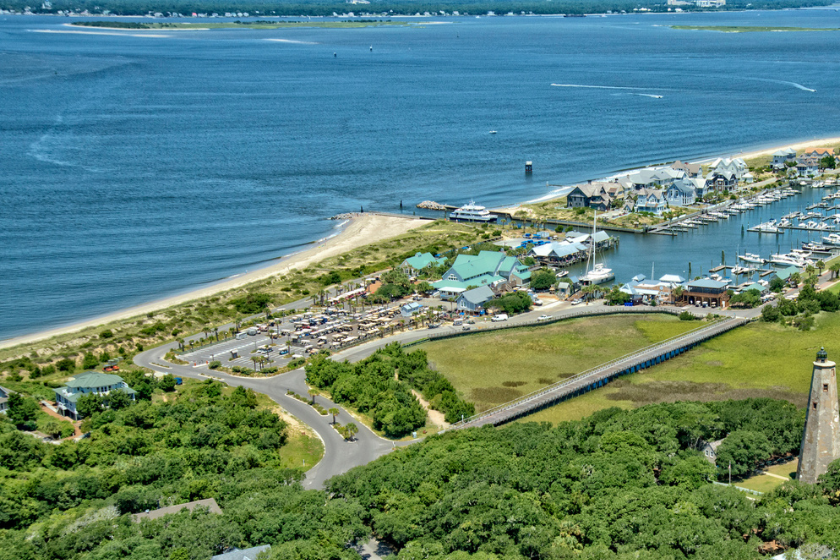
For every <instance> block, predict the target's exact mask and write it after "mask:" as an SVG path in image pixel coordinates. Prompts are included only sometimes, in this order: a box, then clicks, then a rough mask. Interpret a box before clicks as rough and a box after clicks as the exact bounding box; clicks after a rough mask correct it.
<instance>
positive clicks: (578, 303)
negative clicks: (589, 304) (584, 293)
mask: <svg viewBox="0 0 840 560" xmlns="http://www.w3.org/2000/svg"><path fill="white" fill-rule="evenodd" d="M581 303H583V300H582V299H576V300H573V301H572V305H580V304H581Z"/></svg>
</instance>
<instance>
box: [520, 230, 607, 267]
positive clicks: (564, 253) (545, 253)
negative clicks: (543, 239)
mask: <svg viewBox="0 0 840 560" xmlns="http://www.w3.org/2000/svg"><path fill="white" fill-rule="evenodd" d="M598 233H601V232H598ZM588 250H589V249H588V248H587V247H586V246H585V245H583V244H581V243H577V242H574V241H552V242H551V243H546V244H545V245H537V246H536V247H533V248H531V250H530V251H528V256H529V257H533V258H534V259H536V260H538V261H539V262H541V263H543V264H553V265H561V266H563V265H569V264H572V263H575V262H577V261H579V260H581V259H582V258H583V256H584V255H585V254H586V252H587V251H588Z"/></svg>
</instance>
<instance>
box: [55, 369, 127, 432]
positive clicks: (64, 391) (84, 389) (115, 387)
mask: <svg viewBox="0 0 840 560" xmlns="http://www.w3.org/2000/svg"><path fill="white" fill-rule="evenodd" d="M53 391H54V392H55V404H56V405H57V407H58V410H59V412H61V414H63V415H64V416H71V417H72V418H73V419H74V420H78V419H79V413H78V412H77V411H76V402H77V401H78V400H79V398H80V397H81V396H82V395H87V394H90V393H93V394H95V395H99V396H105V395H107V394H108V393H110V392H111V391H124V392H126V393H128V396H129V397H131V399H132V400H134V389H132V388H131V387H129V386H128V385H127V384H126V382H125V381H123V379H122V377H120V376H119V375H112V374H109V373H100V372H98V371H86V372H84V373H80V374H79V375H77V376H75V377H73V378H72V379H70V381H68V382H67V383H65V384H64V385H63V386H62V387H59V388H58V389H53Z"/></svg>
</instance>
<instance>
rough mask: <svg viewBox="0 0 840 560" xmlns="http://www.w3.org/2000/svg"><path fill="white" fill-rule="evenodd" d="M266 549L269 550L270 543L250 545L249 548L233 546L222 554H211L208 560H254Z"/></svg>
mask: <svg viewBox="0 0 840 560" xmlns="http://www.w3.org/2000/svg"><path fill="white" fill-rule="evenodd" d="M267 550H271V545H270V544H264V545H262V546H252V547H251V548H246V549H244V550H239V549H238V548H235V547H234V548H233V549H232V550H229V551H228V552H225V553H224V554H217V555H216V556H211V557H210V560H256V558H257V556H258V555H259V554H260V552H265V551H267Z"/></svg>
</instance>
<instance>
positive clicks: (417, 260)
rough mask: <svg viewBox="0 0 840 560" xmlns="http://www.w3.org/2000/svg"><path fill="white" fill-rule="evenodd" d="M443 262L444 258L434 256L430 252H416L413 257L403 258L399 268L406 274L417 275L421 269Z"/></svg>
mask: <svg viewBox="0 0 840 560" xmlns="http://www.w3.org/2000/svg"><path fill="white" fill-rule="evenodd" d="M444 262H446V259H443V258H435V256H434V255H432V254H431V253H417V254H416V255H414V256H413V257H409V258H407V259H405V260H404V261H403V262H402V264H400V270H402V271H403V272H404V273H405V275H406V276H417V275H418V274H419V273H420V272H421V271H423V270H426V269H429V268H433V267H438V266H440V265H442V264H443V263H444Z"/></svg>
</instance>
